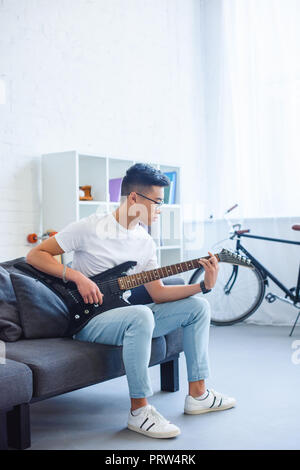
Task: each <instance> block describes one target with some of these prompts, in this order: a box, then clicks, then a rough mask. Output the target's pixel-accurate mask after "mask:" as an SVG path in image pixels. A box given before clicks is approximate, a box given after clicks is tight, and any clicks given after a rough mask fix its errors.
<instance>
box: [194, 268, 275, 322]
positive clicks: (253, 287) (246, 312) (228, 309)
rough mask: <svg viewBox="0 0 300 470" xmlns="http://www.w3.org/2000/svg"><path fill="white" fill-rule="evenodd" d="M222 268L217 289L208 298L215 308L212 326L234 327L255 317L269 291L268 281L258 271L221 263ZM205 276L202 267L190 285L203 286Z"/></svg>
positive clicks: (212, 314)
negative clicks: (251, 316) (267, 289)
mask: <svg viewBox="0 0 300 470" xmlns="http://www.w3.org/2000/svg"><path fill="white" fill-rule="evenodd" d="M219 267H220V269H219V274H218V278H217V282H216V284H215V287H214V288H213V289H212V291H211V292H209V293H207V294H205V298H206V299H207V300H208V302H209V303H210V306H211V323H212V324H213V325H224V326H225V325H233V324H234V323H238V322H240V321H242V320H245V319H246V318H248V317H249V316H250V315H252V314H253V313H254V312H255V311H256V310H257V309H258V307H259V306H260V304H261V303H262V301H263V299H264V295H265V289H266V286H265V283H264V277H263V275H262V274H261V272H260V271H259V270H257V269H256V268H255V269H249V268H246V267H241V266H233V265H231V264H227V263H220V266H219ZM204 274H205V271H204V268H203V267H202V266H201V267H200V268H198V269H196V271H195V272H194V273H193V275H192V276H191V278H190V281H189V284H195V283H198V282H200V281H201V280H202V279H203V278H204ZM199 295H202V294H201V293H200V294H199Z"/></svg>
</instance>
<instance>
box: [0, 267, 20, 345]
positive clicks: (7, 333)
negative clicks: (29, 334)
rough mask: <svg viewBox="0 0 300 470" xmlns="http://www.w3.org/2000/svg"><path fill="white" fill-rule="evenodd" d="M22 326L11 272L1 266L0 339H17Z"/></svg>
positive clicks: (10, 340)
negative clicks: (10, 275)
mask: <svg viewBox="0 0 300 470" xmlns="http://www.w3.org/2000/svg"><path fill="white" fill-rule="evenodd" d="M21 336H22V328H21V322H20V317H19V312H18V308H17V299H16V296H15V292H14V289H13V286H12V283H11V280H10V277H9V272H7V271H6V269H4V268H2V266H0V340H1V341H8V342H12V341H17V340H18V339H19V338H20V337H21Z"/></svg>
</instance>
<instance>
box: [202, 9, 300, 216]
mask: <svg viewBox="0 0 300 470" xmlns="http://www.w3.org/2000/svg"><path fill="white" fill-rule="evenodd" d="M201 6H202V39H203V41H202V47H203V49H202V53H203V58H204V59H203V70H204V86H205V110H206V111H205V115H206V120H205V121H206V129H205V140H206V155H205V157H206V162H207V164H206V170H207V176H208V178H210V184H209V185H208V191H207V199H206V201H205V208H206V211H207V212H206V215H209V214H210V213H213V214H214V216H215V217H222V215H223V213H224V210H225V209H227V208H228V207H230V206H231V205H233V204H234V203H238V204H239V213H238V212H236V214H237V215H238V216H240V217H242V218H257V217H258V218H260V217H287V216H291V217H294V216H299V215H300V211H299V202H300V189H299V188H300V28H299V24H300V1H299V0H202V2H201Z"/></svg>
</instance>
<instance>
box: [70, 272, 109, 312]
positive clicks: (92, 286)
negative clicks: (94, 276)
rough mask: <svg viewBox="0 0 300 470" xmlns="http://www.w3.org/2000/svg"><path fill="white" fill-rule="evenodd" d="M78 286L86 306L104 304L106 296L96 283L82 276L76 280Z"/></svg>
mask: <svg viewBox="0 0 300 470" xmlns="http://www.w3.org/2000/svg"><path fill="white" fill-rule="evenodd" d="M76 285H77V289H78V291H79V293H80V294H81V296H82V298H83V300H84V302H85V303H86V304H88V303H90V304H100V305H101V304H102V302H103V296H104V294H102V292H101V291H100V289H99V287H98V286H97V284H96V283H95V282H94V281H91V280H90V279H89V278H88V277H86V276H84V275H83V274H82V275H81V276H79V277H78V279H76Z"/></svg>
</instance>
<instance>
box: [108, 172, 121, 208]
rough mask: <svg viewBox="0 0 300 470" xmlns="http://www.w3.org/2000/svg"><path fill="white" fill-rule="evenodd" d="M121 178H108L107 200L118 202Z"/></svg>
mask: <svg viewBox="0 0 300 470" xmlns="http://www.w3.org/2000/svg"><path fill="white" fill-rule="evenodd" d="M122 180H123V178H110V180H109V200H110V202H119V201H120V197H121V184H122Z"/></svg>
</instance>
